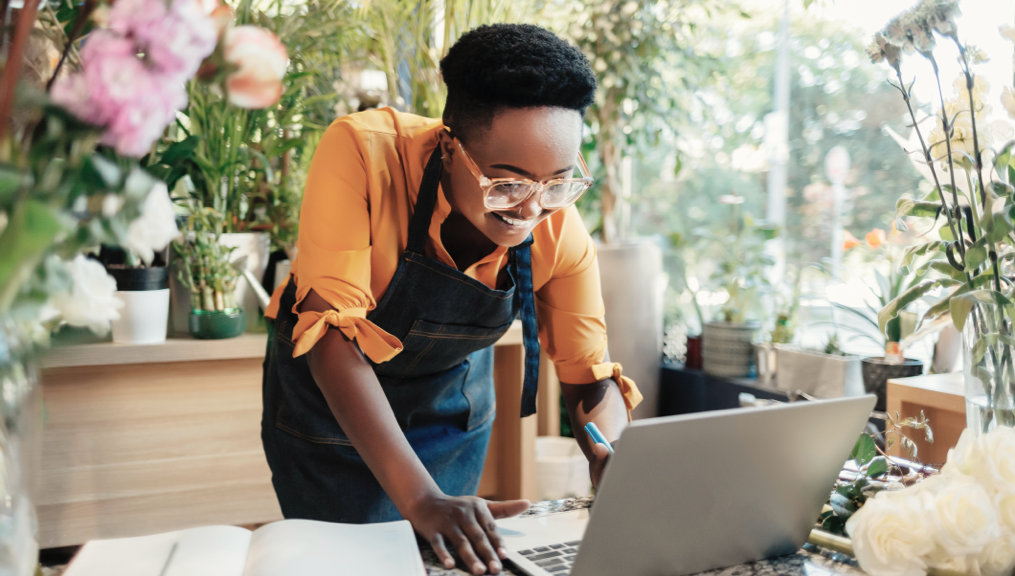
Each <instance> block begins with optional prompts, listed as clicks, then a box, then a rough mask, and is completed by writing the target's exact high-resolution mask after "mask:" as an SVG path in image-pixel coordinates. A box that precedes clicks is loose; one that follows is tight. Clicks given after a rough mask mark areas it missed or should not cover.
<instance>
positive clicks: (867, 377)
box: [863, 356, 923, 412]
mask: <svg viewBox="0 0 1015 576" xmlns="http://www.w3.org/2000/svg"><path fill="white" fill-rule="evenodd" d="M920 374H923V362H920V361H919V360H913V359H911V358H906V361H905V362H904V363H902V364H889V363H887V362H885V358H884V356H877V357H873V358H864V359H863V387H864V388H865V389H866V390H867V392H868V393H870V394H877V396H878V403H877V404H876V405H875V406H874V409H875V410H880V411H882V412H884V411H885V409H886V399H885V394H886V393H887V392H888V381H889V380H891V379H893V378H907V377H909V376H919V375H920Z"/></svg>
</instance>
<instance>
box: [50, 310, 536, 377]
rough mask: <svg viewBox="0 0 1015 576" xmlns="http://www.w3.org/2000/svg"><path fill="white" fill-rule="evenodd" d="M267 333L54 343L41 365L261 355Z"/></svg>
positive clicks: (518, 333)
mask: <svg viewBox="0 0 1015 576" xmlns="http://www.w3.org/2000/svg"><path fill="white" fill-rule="evenodd" d="M267 341H268V335H267V334H264V333H262V334H256V333H247V334H242V335H240V336H237V337H236V338H223V339H221V340H198V339H196V338H191V337H190V336H180V335H174V336H171V337H170V338H168V339H167V340H166V341H165V342H162V343H160V344H114V343H112V342H97V343H90V344H68V345H62V346H61V345H56V346H54V347H53V348H51V349H49V350H47V351H46V353H45V354H43V356H42V367H43V368H72V367H77V366H110V365H118V364H155V363H161V362H199V361H202V360H239V359H245V358H264V349H265V346H266V345H267ZM521 343H522V324H521V322H519V321H518V320H515V322H514V324H512V325H511V328H509V329H508V331H507V332H506V333H505V334H504V336H502V337H501V339H500V340H498V341H497V345H498V346H510V345H520V344H521Z"/></svg>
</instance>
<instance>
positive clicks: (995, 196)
mask: <svg viewBox="0 0 1015 576" xmlns="http://www.w3.org/2000/svg"><path fill="white" fill-rule="evenodd" d="M957 14H958V6H957V1H956V0H924V1H923V2H921V3H920V4H919V5H917V6H916V7H915V8H913V9H912V10H910V11H908V12H906V13H904V14H902V15H900V16H899V17H897V18H896V19H894V20H893V21H892V22H890V23H889V24H888V26H887V27H886V28H885V29H884V30H883V31H882V32H879V33H878V34H877V35H875V38H874V42H873V44H872V45H871V46H870V48H869V53H870V55H871V58H872V60H873V61H874V62H875V63H877V62H887V63H888V64H889V65H890V66H891V67H892V69H893V70H894V71H895V76H896V79H897V81H898V84H897V85H895V87H896V88H897V89H898V90H899V92H900V94H901V95H902V98H903V100H904V101H905V103H906V105H907V108H908V111H909V114H910V117H911V119H912V122H913V130H914V137H915V143H916V145H917V146H918V147H919V148H918V150H916V151H915V152H914V153H913V154H914V156H915V158H914V162H916V164H917V167H918V169H919V170H921V171H922V172H924V173H925V174H926V175H927V176H928V178H929V180H930V181H931V183H932V184H933V189H932V190H931V191H930V193H929V194H927V195H925V196H924V197H922V198H919V199H914V198H902V199H900V200H899V201H898V204H897V207H896V211H897V215H898V220H897V221H896V225H897V226H898V227H899V229H900V230H904V229H905V227H906V223H905V221H904V220H905V219H906V218H908V219H910V221H911V222H922V223H923V225H926V226H928V232H936V233H937V236H938V238H937V239H931V240H927V241H925V242H923V243H921V244H918V245H915V246H911V247H909V248H908V249H907V250H906V252H905V254H904V256H903V258H902V262H901V265H902V267H904V268H906V269H908V268H909V267H911V266H913V265H914V263H915V262H916V261H917V259H919V258H924V259H925V260H923V261H922V263H921V264H920V265H919V266H918V267H917V268H916V269H915V270H914V272H915V273H916V274H917V275H919V276H922V277H924V279H923V280H921V281H920V282H918V283H916V284H915V285H913V286H912V287H910V288H909V289H908V290H906V291H905V292H903V293H902V294H900V295H899V296H898V297H896V298H895V299H893V300H892V301H891V302H889V303H888V304H887V305H886V306H884V307H883V308H882V309H881V311H880V313H879V314H878V325H879V328H880V330H881V331H882V332H885V330H886V328H887V326H888V325H889V323H890V322H891V321H892V320H893V319H894V318H896V317H897V316H898V315H899V312H900V311H901V310H903V309H904V308H905V307H906V306H908V305H909V304H911V303H912V302H914V301H916V300H918V299H920V298H923V297H925V296H927V295H934V294H936V293H942V292H943V293H942V297H941V298H939V299H937V301H936V302H933V303H932V305H931V306H930V308H929V309H928V310H927V312H926V313H925V314H924V316H923V318H922V319H921V324H923V325H926V324H928V323H930V322H934V321H937V320H940V319H941V318H944V317H949V316H950V318H951V321H952V323H953V324H954V325H955V328H956V329H957V330H959V332H962V333H963V338H964V342H965V346H964V348H965V356H964V360H965V362H964V365H965V368H964V370H965V379H966V402H967V423H968V425H969V426H970V427H971V428H973V429H975V430H978V431H980V432H986V431H988V430H991V429H993V428H994V427H995V426H997V425H1004V426H1013V425H1015V332H1013V327H1012V320H1013V319H1015V308H1013V306H1012V288H1013V285H1015V284H1013V279H1012V276H1013V274H1015V269H1013V266H1015V234H1013V232H1015V226H1013V216H1015V199H1013V192H1015V187H1013V186H1012V182H1015V164H1013V162H1012V143H1011V142H1008V143H1005V144H1003V145H1001V146H1000V148H998V149H997V150H994V149H991V148H990V147H989V146H990V145H991V143H992V131H991V128H990V124H988V122H987V119H988V118H989V116H990V114H991V111H992V107H991V106H989V105H988V104H987V100H986V98H987V96H988V89H989V87H988V85H987V83H986V82H985V81H984V80H983V79H982V78H980V77H978V76H977V75H976V74H975V66H976V64H978V63H980V62H982V61H984V60H985V58H986V56H985V55H984V54H983V53H982V52H981V51H979V50H978V49H976V48H975V47H972V46H970V45H968V44H966V43H964V42H962V41H961V39H960V36H959V32H958V28H957V26H956V24H955V16H956V15H957ZM939 41H940V42H942V43H947V44H950V45H952V47H954V49H955V50H956V51H957V53H958V61H959V65H960V67H961V75H960V77H959V78H958V80H956V82H955V83H954V94H953V96H952V97H951V98H947V97H946V96H945V87H944V85H943V83H942V81H941V78H940V74H939V69H938V66H937V59H936V56H935V54H936V51H937V50H938V49H939V46H938V42H939ZM910 58H920V59H924V60H926V61H927V62H929V63H930V64H931V67H932V70H933V72H934V80H935V82H936V87H937V96H938V98H937V104H938V106H939V108H938V110H937V111H936V112H935V114H934V116H933V117H932V120H931V122H933V125H932V127H930V129H928V127H927V126H926V125H925V124H926V123H925V122H923V121H922V120H921V118H920V117H919V116H918V114H917V108H916V105H915V103H914V101H913V97H912V92H911V89H912V84H911V83H910V84H907V83H906V81H905V75H904V73H903V70H904V69H906V68H905V67H904V64H905V63H906V62H908V61H909V59H910ZM1009 90H1010V89H1009ZM1006 93H1010V92H1006Z"/></svg>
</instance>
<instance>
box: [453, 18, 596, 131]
mask: <svg viewBox="0 0 1015 576" xmlns="http://www.w3.org/2000/svg"><path fill="white" fill-rule="evenodd" d="M441 75H442V76H443V77H444V83H445V84H447V86H448V99H447V102H446V104H445V106H444V125H445V126H448V127H449V128H451V129H452V130H453V131H454V134H455V135H456V136H458V137H459V138H462V139H463V140H464V139H466V138H468V137H470V136H474V135H476V134H478V133H480V132H482V131H483V130H484V129H485V128H487V127H488V126H489V125H490V122H491V121H492V120H493V117H494V115H495V114H496V113H497V112H498V111H499V110H502V109H504V108H532V107H539V106H551V107H558V108H567V109H570V110H576V111H578V112H579V113H580V114H582V115H584V114H585V109H586V108H588V107H589V105H590V104H592V102H593V101H594V99H595V92H596V76H595V74H594V73H593V72H592V68H591V67H589V61H588V59H586V58H585V55H584V54H582V52H581V50H579V49H578V48H576V47H575V46H573V45H571V44H569V43H568V42H567V41H566V40H563V39H561V38H559V37H557V36H556V35H555V34H554V33H553V32H550V31H549V30H546V29H545V28H540V27H539V26H533V25H531V24H493V25H490V26H480V27H479V28H475V29H473V30H470V31H469V32H466V33H465V34H464V35H462V37H461V38H459V39H458V41H457V42H455V44H454V46H452V47H451V49H450V50H448V54H447V56H445V57H444V59H443V60H441Z"/></svg>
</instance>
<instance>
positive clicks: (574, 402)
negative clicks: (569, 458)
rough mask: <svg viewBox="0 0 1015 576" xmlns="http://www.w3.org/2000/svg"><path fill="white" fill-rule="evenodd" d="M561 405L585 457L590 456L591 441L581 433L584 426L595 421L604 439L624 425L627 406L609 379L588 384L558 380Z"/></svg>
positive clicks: (617, 432) (615, 437)
mask: <svg viewBox="0 0 1015 576" xmlns="http://www.w3.org/2000/svg"><path fill="white" fill-rule="evenodd" d="M560 391H561V395H562V396H563V397H564V405H565V406H566V407H567V413H568V415H569V416H570V417H571V429H572V430H573V431H574V437H575V440H577V441H578V445H579V446H581V449H582V452H584V453H585V457H586V458H589V459H590V460H591V459H592V441H591V440H590V439H589V437H588V434H586V433H585V430H584V428H585V425H586V424H588V423H589V422H593V421H594V422H595V423H596V426H597V427H598V428H599V430H600V431H601V432H602V433H603V436H605V437H606V439H607V440H609V441H611V442H612V441H613V440H616V439H617V438H620V433H621V432H622V431H623V430H624V428H625V427H626V426H627V406H626V405H625V404H624V395H623V394H622V393H621V391H620V387H619V386H617V383H616V382H614V381H613V379H612V378H607V379H606V380H600V381H599V382H593V383H592V384H565V383H563V382H561V383H560Z"/></svg>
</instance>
